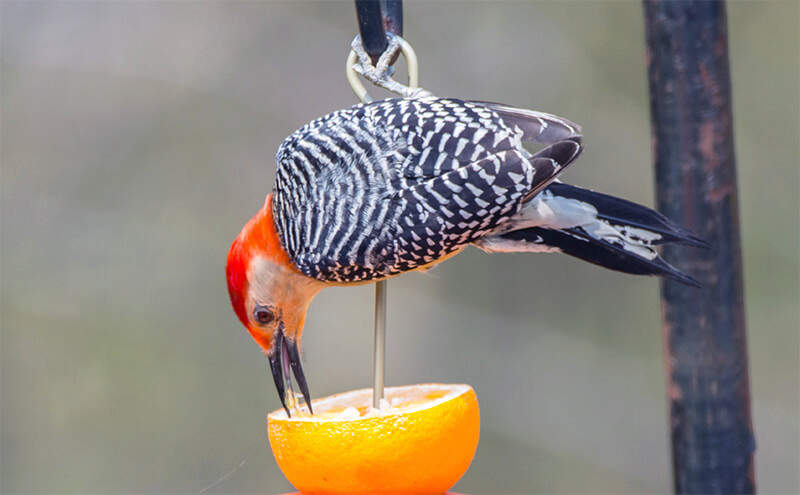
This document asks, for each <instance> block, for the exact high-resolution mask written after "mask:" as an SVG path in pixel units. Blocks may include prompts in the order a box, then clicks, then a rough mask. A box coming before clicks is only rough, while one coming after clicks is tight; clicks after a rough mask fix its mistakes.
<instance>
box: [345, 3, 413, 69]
mask: <svg viewBox="0 0 800 495" xmlns="http://www.w3.org/2000/svg"><path fill="white" fill-rule="evenodd" d="M355 4H356V18H357V19H358V32H359V33H360V34H361V43H362V45H363V46H364V50H365V51H366V52H367V54H369V56H370V58H372V63H373V64H376V63H378V58H379V57H380V56H381V54H382V53H383V52H384V51H386V47H387V46H388V42H387V41H386V33H387V32H389V33H393V34H396V35H398V36H403V1H402V0H355ZM396 60H397V56H395V57H394V58H393V59H392V61H391V64H390V65H392V64H394V63H395V61H396Z"/></svg>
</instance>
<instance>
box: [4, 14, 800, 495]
mask: <svg viewBox="0 0 800 495" xmlns="http://www.w3.org/2000/svg"><path fill="white" fill-rule="evenodd" d="M0 13H1V14H2V16H1V17H0V19H1V20H0V23H1V24H0V28H1V30H2V34H1V38H0V42H1V46H2V52H0V54H1V55H2V66H0V69H1V72H0V97H2V107H0V112H1V113H0V117H2V122H1V124H2V155H0V157H1V158H2V176H1V177H0V178H1V179H2V244H1V247H2V258H1V259H2V294H1V295H2V308H1V310H2V341H1V342H0V344H2V345H1V350H0V359H1V361H0V364H1V365H2V380H1V381H0V384H1V385H2V389H0V390H1V391H2V406H0V412H1V413H2V422H1V426H2V452H1V454H2V468H1V469H2V470H1V471H0V491H2V492H3V493H14V492H34V493H53V492H63V493H131V492H137V493H165V492H174V493H198V492H201V491H202V490H203V489H204V488H206V487H208V486H209V485H212V484H214V483H216V484H214V485H213V486H212V487H211V488H210V489H209V490H208V491H209V492H215V493H221V492H224V493H249V492H254V493H255V492H259V493H276V492H281V491H286V490H287V489H288V488H289V487H288V485H287V483H286V481H285V480H284V478H283V476H282V475H281V473H280V472H279V471H278V468H277V466H276V465H275V462H274V460H273V459H272V456H271V454H270V452H269V450H268V448H267V446H266V438H265V433H266V425H265V414H266V412H267V411H269V410H271V409H274V408H276V407H278V402H277V398H276V396H275V393H274V390H273V386H272V383H271V378H270V377H269V376H268V374H267V373H266V370H265V360H264V358H263V356H262V354H261V352H260V351H259V350H258V348H257V346H256V345H255V344H254V343H253V342H251V340H250V337H249V336H248V335H246V333H245V332H244V331H243V329H242V328H241V326H240V325H239V323H238V321H236V319H235V318H234V316H233V314H232V312H231V310H230V308H229V304H228V300H227V294H226V289H225V285H224V279H223V265H224V260H225V255H226V252H227V249H228V246H229V245H230V242H231V240H232V239H233V237H234V236H235V235H236V234H237V233H238V230H239V229H240V228H241V226H242V225H243V224H244V222H245V221H246V220H247V219H248V218H249V217H250V216H251V215H252V214H253V213H254V212H255V211H256V210H257V209H258V208H259V207H260V206H261V203H262V201H263V198H264V196H265V194H266V193H267V192H268V191H269V190H270V188H271V183H272V178H273V172H274V163H273V156H274V153H275V150H276V149H277V146H278V144H279V143H280V142H281V140H282V139H283V138H284V137H285V136H286V135H288V134H289V133H290V132H291V131H293V130H294V129H295V128H297V127H299V126H300V125H302V124H303V123H305V122H306V121H308V120H310V119H312V118H314V117H317V116H319V115H322V114H324V113H327V112H328V111H331V110H334V109H337V108H341V107H345V106H348V105H350V104H352V103H353V102H354V97H353V96H352V94H351V92H350V89H349V88H348V86H347V84H346V82H345V79H344V76H343V68H344V60H345V56H346V54H347V50H348V44H349V42H350V40H351V39H352V37H353V35H354V33H355V30H356V24H355V18H354V9H353V6H352V3H351V2H349V1H348V2H344V3H341V2H322V3H309V2H295V3H270V2H235V3H234V2H185V3H184V2H132V1H131V2H108V3H103V2H86V3H83V2H65V3H57V2H11V1H5V2H3V3H2V4H1V5H0ZM729 18H730V38H731V40H730V54H731V67H732V71H733V84H734V110H735V123H736V137H737V143H736V150H737V153H738V166H739V179H740V185H741V196H740V199H741V219H742V233H743V240H744V262H745V271H746V273H745V279H746V296H747V319H748V331H749V341H750V357H751V377H752V395H753V411H754V420H755V429H756V436H757V441H758V454H757V470H758V473H757V474H758V482H759V484H760V491H761V492H762V493H797V492H798V491H799V490H800V486H798V479H797V472H798V470H797V466H798V465H800V460H799V458H798V436H799V435H800V428H799V427H798V417H799V416H800V410H799V409H800V408H799V406H798V374H799V373H800V369H799V365H798V362H799V358H798V348H799V347H800V342H798V326H799V325H800V321H799V318H798V156H800V153H799V151H798V135H799V134H800V128H798V116H799V115H800V109H799V108H798V60H799V56H800V53H799V52H798V44H799V43H800V40H799V39H798V31H799V30H800V29H798V5H797V3H796V2H793V1H786V2H781V1H761V2H742V1H736V2H731V3H730V5H729ZM405 21H406V38H407V39H408V40H410V41H411V42H412V43H413V45H414V47H415V48H416V50H417V52H418V54H419V57H420V63H421V71H422V72H421V80H422V83H423V85H424V86H425V87H426V88H428V89H430V90H431V91H433V92H434V93H437V94H440V95H447V96H462V97H472V98H477V99H487V100H495V101H504V102H508V103H512V104H515V105H518V106H522V107H529V108H536V109H540V110H544V111H548V112H553V113H558V114H560V115H564V116H565V117H568V118H570V119H572V120H574V121H576V122H580V123H581V124H582V125H583V126H584V131H585V141H586V144H587V149H586V152H585V153H584V155H583V156H582V158H581V160H580V161H579V163H578V164H577V165H575V166H574V167H572V168H571V169H570V170H569V172H568V173H567V174H566V177H565V179H566V180H568V181H572V182H575V183H578V184H582V185H585V186H588V187H592V188H595V189H598V190H602V191H606V192H610V193H613V194H617V195H621V196H625V197H628V198H630V199H632V200H635V201H639V202H642V203H645V204H653V187H652V183H653V179H652V170H651V166H650V164H651V157H650V137H649V130H648V126H649V114H648V112H649V108H648V99H647V80H646V72H645V67H644V28H643V23H642V12H641V5H640V4H639V3H638V2H634V1H622V2H620V1H613V2H612V1H594V2H588V1H580V2H535V3H512V2H479V3H469V4H462V3H445V2H429V3H422V2H407V5H406V19H405ZM401 72H402V69H401ZM371 291H372V289H371V287H359V288H351V289H332V290H329V291H324V292H323V293H322V294H321V295H320V296H319V297H318V298H317V300H316V301H315V302H314V304H313V305H312V308H311V311H310V314H309V319H308V324H307V327H306V332H305V340H304V347H305V362H306V368H307V370H306V371H307V375H308V377H309V380H310V384H311V388H312V393H313V394H314V395H315V396H317V397H319V396H322V395H326V394H329V393H334V392H338V391H342V390H347V389H352V388H357V387H365V386H369V384H370V373H371V371H370V364H371V345H372V343H371V335H372V329H371V319H372V307H371V303H372V292H371ZM658 304H659V303H658V286H657V282H656V281H655V280H653V279H646V278H635V277H629V276H624V275H620V274H617V273H612V272H607V271H602V270H600V269H598V268H595V267H594V266H591V265H588V264H583V263H580V262H578V261H576V260H573V259H567V258H566V257H560V256H556V255H537V256H531V255H505V256H500V255H494V256H490V255H486V254H482V253H480V252H478V251H476V250H469V251H468V252H466V253H464V254H463V255H461V256H459V257H457V258H455V259H454V260H452V261H449V262H447V263H444V264H443V265H442V266H441V267H439V268H437V269H436V270H434V271H433V272H432V273H430V274H427V275H425V274H413V275H409V276H405V277H401V278H399V279H396V280H393V281H392V282H391V283H390V284H389V336H388V352H389V360H388V364H387V366H388V370H387V381H388V383H389V384H403V383H414V382H425V381H451V382H467V383H470V384H472V385H473V386H474V387H475V388H476V390H477V392H478V396H479V398H480V400H481V404H482V416H483V417H482V426H483V429H482V430H483V431H482V439H481V444H480V447H479V449H478V454H477V457H476V459H475V461H474V463H473V465H472V468H471V470H470V471H469V472H468V474H467V475H466V476H465V478H464V479H463V480H462V481H461V482H460V483H459V485H458V486H457V487H456V489H457V490H459V491H462V492H468V493H474V494H478V493H597V492H614V493H643V492H649V493H665V492H668V491H669V490H670V488H671V482H670V475H669V445H668V438H667V417H666V410H667V406H666V402H665V392H664V372H663V364H662V359H663V358H662V340H661V332H660V328H659V308H658Z"/></svg>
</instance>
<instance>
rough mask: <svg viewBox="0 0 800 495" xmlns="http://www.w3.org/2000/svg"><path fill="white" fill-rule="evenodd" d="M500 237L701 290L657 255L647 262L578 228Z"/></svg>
mask: <svg viewBox="0 0 800 495" xmlns="http://www.w3.org/2000/svg"><path fill="white" fill-rule="evenodd" d="M501 237H503V238H504V239H509V240H514V241H528V242H533V243H536V244H539V245H542V244H544V245H546V246H550V247H554V248H558V249H559V250H560V251H561V252H562V253H564V254H568V255H570V256H574V257H576V258H580V259H582V260H584V261H588V262H589V263H593V264H595V265H598V266H602V267H603V268H608V269H610V270H616V271H618V272H624V273H631V274H634V275H661V276H665V277H669V278H672V279H674V280H677V281H679V282H682V283H684V284H686V285H691V286H693V287H701V285H700V282H698V281H697V280H695V279H694V278H692V277H690V276H689V275H687V274H685V273H683V272H682V271H680V270H678V269H677V268H675V267H674V266H672V265H670V264H669V263H667V262H666V261H664V259H663V258H661V257H660V256H656V257H655V258H653V259H647V258H645V257H643V256H639V255H637V254H636V253H633V252H631V251H628V250H625V249H623V248H622V247H620V246H617V245H614V244H611V243H609V242H607V241H604V240H602V239H596V238H593V237H591V236H589V235H588V234H586V233H585V232H583V231H582V230H581V229H579V228H576V229H567V230H551V229H545V228H542V227H532V228H528V229H522V230H515V231H513V232H508V233H506V234H503V235H502V236H501Z"/></svg>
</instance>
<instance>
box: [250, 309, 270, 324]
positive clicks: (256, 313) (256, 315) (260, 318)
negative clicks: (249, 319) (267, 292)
mask: <svg viewBox="0 0 800 495" xmlns="http://www.w3.org/2000/svg"><path fill="white" fill-rule="evenodd" d="M253 319H255V320H256V321H257V322H258V323H259V325H266V324H268V323H271V322H272V320H274V319H275V313H273V312H272V310H271V309H269V308H268V307H266V306H258V305H257V306H256V309H255V310H253Z"/></svg>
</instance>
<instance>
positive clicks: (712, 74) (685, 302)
mask: <svg viewBox="0 0 800 495" xmlns="http://www.w3.org/2000/svg"><path fill="white" fill-rule="evenodd" d="M644 15H645V24H646V32H647V65H648V73H649V81H650V109H651V117H652V132H653V153H654V155H655V175H656V189H657V196H658V207H659V209H660V210H661V211H662V212H663V213H664V214H665V215H667V216H668V217H670V218H673V219H675V220H677V221H679V222H681V223H683V224H684V225H686V226H687V227H689V228H691V229H692V230H694V231H695V232H696V233H697V234H698V235H699V236H700V237H701V238H703V239H705V240H707V241H709V242H710V243H711V244H712V246H713V247H712V248H711V249H709V250H704V251H697V250H690V249H683V250H681V249H672V248H670V247H666V248H665V257H666V258H667V259H668V260H669V261H670V262H671V263H674V264H675V265H677V266H678V267H679V268H681V269H682V270H685V271H687V272H688V273H691V274H692V275H693V276H694V277H696V278H697V279H698V280H699V281H700V283H701V284H703V288H702V289H694V288H690V287H685V286H682V285H681V284H678V283H676V282H674V281H671V280H664V281H662V283H661V296H662V317H663V333H664V343H665V348H666V351H665V352H666V370H667V379H668V397H669V401H670V426H671V438H672V464H673V469H674V483H675V492H676V493H702V494H734V493H736V494H739V493H754V492H755V476H754V467H753V457H754V455H753V454H754V451H755V443H754V437H753V426H752V420H751V415H750V392H749V383H748V382H749V377H748V363H747V344H746V336H745V319H744V291H743V287H742V258H741V246H740V239H739V212H738V200H737V186H736V166H735V157H734V147H733V116H732V110H731V88H730V72H729V67H728V38H727V27H726V22H727V19H726V12H725V3H724V1H719V0H717V1H707V0H677V1H673V0H644Z"/></svg>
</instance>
